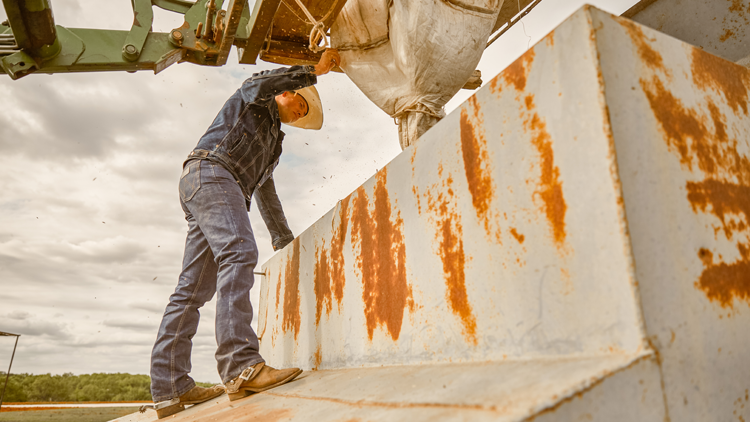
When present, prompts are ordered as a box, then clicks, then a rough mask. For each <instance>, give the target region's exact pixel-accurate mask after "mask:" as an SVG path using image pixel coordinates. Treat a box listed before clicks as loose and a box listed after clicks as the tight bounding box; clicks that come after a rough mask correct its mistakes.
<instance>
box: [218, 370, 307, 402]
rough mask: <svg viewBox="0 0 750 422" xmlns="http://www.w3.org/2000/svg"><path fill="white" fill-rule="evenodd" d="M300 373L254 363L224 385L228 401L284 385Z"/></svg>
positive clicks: (300, 371) (299, 371)
mask: <svg viewBox="0 0 750 422" xmlns="http://www.w3.org/2000/svg"><path fill="white" fill-rule="evenodd" d="M301 373H302V370H301V369H299V368H289V369H274V368H271V367H270V366H268V365H266V364H265V363H263V362H260V363H256V364H255V365H253V366H251V367H249V368H247V369H245V370H244V371H242V373H241V374H240V375H239V376H238V377H237V378H235V379H233V380H231V381H229V382H228V383H227V384H226V388H227V395H229V401H234V400H239V399H241V398H243V397H247V396H249V395H250V394H253V393H259V392H261V391H266V390H268V389H271V388H274V387H278V386H280V385H282V384H286V383H287V382H289V381H291V380H293V379H295V378H297V375H299V374H301Z"/></svg>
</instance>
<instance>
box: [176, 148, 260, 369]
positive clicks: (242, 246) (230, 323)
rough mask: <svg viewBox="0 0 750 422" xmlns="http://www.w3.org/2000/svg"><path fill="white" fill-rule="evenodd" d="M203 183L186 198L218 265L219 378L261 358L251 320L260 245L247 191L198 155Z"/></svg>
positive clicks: (217, 356) (217, 333)
mask: <svg viewBox="0 0 750 422" xmlns="http://www.w3.org/2000/svg"><path fill="white" fill-rule="evenodd" d="M200 173H201V186H200V189H199V190H198V191H197V192H196V193H195V195H194V197H193V198H192V199H191V200H190V201H187V202H185V205H186V207H187V208H188V209H189V210H190V212H191V213H192V214H193V215H194V216H195V219H196V221H197V223H198V226H199V227H200V229H201V231H202V233H203V234H204V235H205V237H206V240H207V241H208V244H209V245H210V248H211V251H212V252H213V254H214V256H215V261H216V264H217V266H218V277H217V280H216V291H217V292H218V295H217V302H216V341H217V343H218V349H217V350H216V361H217V366H218V370H219V375H220V376H221V379H222V382H228V381H229V380H231V379H233V378H235V377H237V376H238V375H239V374H240V373H242V371H243V370H244V369H246V368H247V367H249V366H252V365H255V364H257V363H260V362H263V358H262V357H261V356H260V354H259V353H258V348H259V345H258V337H257V336H256V335H255V331H253V329H252V327H251V326H250V323H251V322H252V319H253V308H252V305H251V304H250V289H251V288H252V287H253V284H254V281H255V279H254V276H253V269H254V268H255V265H256V263H257V262H258V249H257V247H256V245H255V237H254V236H253V230H252V228H251V227H250V219H249V218H248V214H247V208H246V204H245V197H244V195H243V194H242V190H241V189H240V187H239V185H238V184H237V182H236V181H235V180H234V178H233V177H232V175H231V173H229V172H228V171H227V170H226V169H224V168H223V167H222V166H220V165H218V164H215V163H212V162H210V161H205V160H204V161H201V169H200Z"/></svg>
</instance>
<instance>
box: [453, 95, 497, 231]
mask: <svg viewBox="0 0 750 422" xmlns="http://www.w3.org/2000/svg"><path fill="white" fill-rule="evenodd" d="M468 104H469V109H470V110H471V111H472V114H473V116H474V117H473V119H472V118H471V117H470V116H469V109H467V108H466V107H462V108H461V122H460V124H461V153H462V155H463V160H464V172H465V173H466V181H467V183H468V185H469V193H471V203H472V205H473V206H474V210H475V212H476V214H477V218H478V219H479V220H480V221H482V222H483V224H484V229H485V231H486V232H487V235H488V236H490V237H493V235H494V236H495V237H496V238H497V240H498V242H499V241H500V239H499V233H492V230H491V228H490V221H491V219H492V217H491V215H490V205H491V203H492V199H493V198H494V196H495V189H494V187H493V184H492V172H491V170H490V161H489V154H488V153H487V140H486V139H485V137H484V133H483V131H482V129H481V127H482V125H483V116H482V114H481V110H480V107H479V103H478V102H477V101H476V98H475V97H471V98H469V101H468ZM472 120H473V122H472ZM475 125H478V126H479V128H477V127H476V126H475Z"/></svg>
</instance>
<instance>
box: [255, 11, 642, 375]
mask: <svg viewBox="0 0 750 422" xmlns="http://www.w3.org/2000/svg"><path fill="white" fill-rule="evenodd" d="M589 19H590V18H589V14H588V13H584V12H581V13H577V14H575V15H574V16H573V17H571V18H570V19H569V21H568V22H567V24H566V25H563V27H561V28H560V29H558V30H557V31H556V32H555V34H554V35H551V36H549V37H547V38H546V40H545V41H544V42H541V43H539V44H538V45H536V46H535V47H534V48H532V49H531V50H529V51H528V52H527V53H526V54H525V55H524V56H523V57H522V58H521V59H519V60H518V61H517V62H516V63H514V64H513V65H511V66H510V67H509V68H508V69H506V70H505V71H504V72H503V73H501V74H500V75H499V76H498V77H497V78H495V79H494V80H492V81H491V82H490V83H489V84H488V86H486V87H485V88H483V89H481V90H480V91H479V92H477V94H476V95H475V96H473V97H472V98H471V99H470V100H469V101H468V102H467V103H466V104H464V105H463V106H462V107H461V108H460V109H459V110H456V111H455V112H454V113H452V114H451V115H449V116H448V117H446V118H445V119H444V120H443V121H441V122H440V123H439V124H438V125H437V126H436V127H435V128H434V129H433V130H431V131H429V133H428V134H426V135H425V136H424V137H423V138H422V139H421V141H420V142H419V143H418V144H417V146H416V147H415V148H409V149H407V150H406V151H404V153H402V154H401V155H399V156H398V157H396V158H395V159H394V160H393V161H392V162H391V163H390V164H389V165H387V166H386V167H385V168H383V169H382V170H381V171H379V172H378V173H377V174H376V175H375V176H374V177H373V178H372V179H370V180H369V181H368V182H366V183H365V184H364V185H363V186H361V187H360V188H359V189H357V191H355V192H354V193H352V194H351V195H350V196H348V197H347V198H345V199H343V200H342V201H341V202H340V203H339V204H338V206H337V207H336V208H335V209H334V210H332V211H331V212H329V213H328V214H326V215H325V216H324V217H323V218H322V219H321V220H319V221H318V222H316V223H315V224H314V225H313V226H312V227H310V228H309V229H308V230H306V231H305V232H304V233H302V234H301V235H300V236H299V237H298V238H297V239H296V240H295V241H294V243H293V244H291V245H289V246H288V247H287V248H286V249H285V250H283V251H281V252H280V253H278V254H277V255H275V256H274V257H273V258H272V259H271V260H269V261H268V262H267V263H266V264H265V266H264V270H265V271H266V273H267V276H266V277H264V283H263V291H262V293H261V297H262V298H263V300H262V302H261V306H260V309H259V312H260V313H259V318H260V320H259V325H260V327H259V334H260V336H261V337H262V346H261V353H262V354H263V356H265V357H266V359H268V360H269V362H271V363H272V364H277V365H283V366H288V365H295V366H300V367H303V368H305V369H311V368H316V369H326V368H352V367H362V366H375V365H394V364H422V363H434V362H471V361H486V360H501V359H510V358H530V357H535V356H570V355H576V354H579V355H594V354H601V353H610V352H629V353H636V352H639V351H642V350H644V349H645V348H646V346H645V343H644V341H643V337H644V336H643V334H642V323H641V321H640V313H639V305H638V303H637V300H636V294H635V277H634V269H633V261H632V257H631V254H630V244H629V240H628V236H627V232H626V223H625V220H624V208H623V202H622V198H621V196H620V182H619V179H618V175H617V172H616V171H615V170H614V169H615V168H616V163H615V156H614V150H613V146H612V142H611V132H610V128H609V124H608V121H607V107H606V104H605V102H604V94H603V91H602V90H603V86H602V84H601V81H600V79H599V66H598V58H597V50H596V44H595V42H594V38H593V37H592V29H591V24H590V22H589Z"/></svg>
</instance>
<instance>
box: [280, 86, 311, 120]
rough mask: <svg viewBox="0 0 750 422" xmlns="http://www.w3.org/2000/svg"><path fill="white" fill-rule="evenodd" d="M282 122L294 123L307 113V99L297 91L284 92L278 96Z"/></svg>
mask: <svg viewBox="0 0 750 422" xmlns="http://www.w3.org/2000/svg"><path fill="white" fill-rule="evenodd" d="M276 105H278V106H279V117H280V118H281V123H294V122H296V121H297V120H299V119H301V118H303V117H305V115H307V101H305V98H304V97H302V96H301V95H299V94H297V93H291V92H284V93H282V94H280V95H277V96H276Z"/></svg>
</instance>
